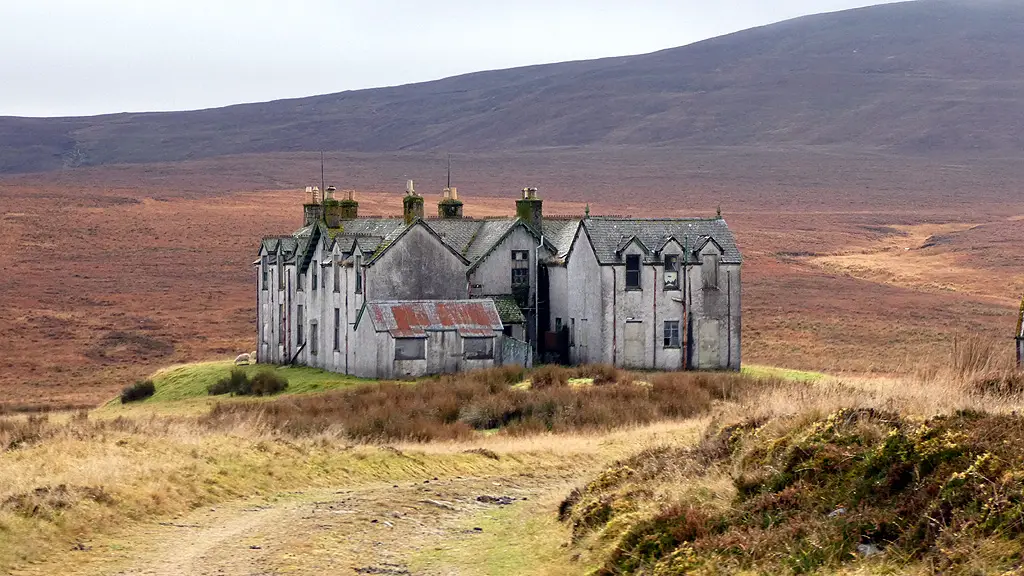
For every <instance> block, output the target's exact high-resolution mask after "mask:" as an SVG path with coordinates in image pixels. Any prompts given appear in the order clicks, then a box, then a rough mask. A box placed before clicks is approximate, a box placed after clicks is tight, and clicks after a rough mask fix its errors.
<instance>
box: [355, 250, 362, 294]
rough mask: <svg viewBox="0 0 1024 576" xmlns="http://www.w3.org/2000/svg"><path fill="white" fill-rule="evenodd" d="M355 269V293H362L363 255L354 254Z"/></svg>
mask: <svg viewBox="0 0 1024 576" xmlns="http://www.w3.org/2000/svg"><path fill="white" fill-rule="evenodd" d="M355 271H356V294H362V293H363V257H362V256H356V263H355Z"/></svg>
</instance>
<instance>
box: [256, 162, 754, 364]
mask: <svg viewBox="0 0 1024 576" xmlns="http://www.w3.org/2000/svg"><path fill="white" fill-rule="evenodd" d="M408 188H409V189H408V191H407V194H406V196H405V197H404V199H403V212H402V216H401V217H395V218H360V217H359V215H358V202H356V200H355V199H354V197H353V195H352V193H347V194H346V196H345V198H343V199H341V200H336V199H334V198H333V194H332V193H331V192H332V191H330V189H329V191H328V193H327V194H325V197H323V198H321V197H318V196H315V197H311V198H310V199H309V201H308V202H307V203H306V205H305V206H304V214H305V222H304V225H303V227H302V228H300V229H299V230H297V231H296V232H295V233H293V234H290V235H287V236H271V237H267V238H264V239H263V242H262V243H261V246H260V250H259V259H258V260H257V261H256V262H255V265H256V267H257V270H258V272H257V290H256V292H257V326H258V345H257V357H258V361H259V362H261V363H273V364H289V363H297V364H302V365H308V366H315V367H319V368H323V369H325V370H331V371H335V372H340V373H345V374H354V375H360V376H366V377H381V378H384V377H387V378H393V377H403V376H411V377H415V376H420V375H423V374H429V373H438V372H449V371H453V370H462V369H467V368H471V367H473V368H476V367H486V366H488V365H495V364H500V363H502V362H504V361H509V359H510V358H516V359H517V360H516V361H520V362H522V361H523V355H522V354H519V353H518V352H517V351H516V346H517V345H518V344H521V343H527V344H528V345H529V349H530V350H532V358H534V359H536V361H537V362H562V363H571V364H582V363H609V364H614V365H616V366H623V367H629V368H637V369H659V370H679V369H701V370H726V369H727V370H738V369H739V367H740V355H741V347H740V334H741V330H740V328H741V317H742V315H741V307H740V302H741V282H740V267H741V265H742V257H741V255H740V252H739V250H738V248H737V247H736V243H735V240H734V238H733V236H732V233H731V231H730V230H729V227H728V225H727V224H726V222H725V220H724V219H722V218H720V217H719V218H711V219H687V218H676V219H666V218H661V219H639V218H611V217H591V216H589V215H587V216H585V217H544V214H543V202H542V200H541V199H540V198H539V197H538V196H537V192H536V190H535V189H525V190H523V193H522V197H520V198H519V199H518V200H517V201H516V216H515V217H511V218H498V219H473V218H465V217H463V215H462V201H461V200H459V199H458V193H457V191H456V190H455V189H446V190H445V191H444V192H443V195H442V197H441V199H440V201H439V202H438V204H437V214H438V216H437V217H436V218H427V217H426V216H425V214H424V204H425V200H424V198H423V197H422V196H420V195H418V194H417V193H416V192H415V191H414V190H413V187H412V183H411V182H410V185H409V187H408ZM473 301H484V302H486V303H487V304H486V305H485V306H487V307H488V308H487V309H488V310H493V311H494V312H495V314H496V315H497V318H498V320H499V321H500V323H501V324H500V327H498V326H494V327H491V328H487V329H486V330H487V331H489V333H490V332H493V336H490V335H489V336H486V337H487V338H491V337H493V338H494V341H493V342H492V343H491V344H490V345H482V346H483V347H484V348H486V349H488V350H491V351H492V352H491V353H489V354H488V353H477V352H476V350H477V349H478V348H477V347H479V346H481V345H480V344H479V343H478V342H472V345H473V346H472V347H471V350H470V351H468V352H467V351H466V349H465V345H464V344H465V343H464V342H463V340H465V338H466V336H465V334H464V332H463V333H460V332H459V328H458V327H457V326H454V325H429V326H426V327H425V328H424V329H423V332H424V333H425V335H424V334H418V336H417V337H421V338H425V339H426V340H427V342H428V345H429V342H432V341H433V340H437V344H436V345H434V348H435V350H436V353H438V354H445V355H447V356H455V357H458V358H459V359H460V360H458V361H434V362H431V361H425V362H422V363H415V362H404V363H402V364H401V367H404V368H399V369H396V368H395V367H396V366H399V364H398V362H399V360H398V359H396V357H395V356H396V355H398V356H404V353H403V352H402V351H401V347H402V346H404V345H405V343H401V342H400V343H398V344H397V345H396V344H394V343H388V342H389V341H388V340H387V338H388V337H385V336H381V334H383V333H390V332H391V329H390V328H388V329H383V330H382V326H383V325H382V324H381V323H380V322H362V321H361V315H365V314H366V312H367V311H373V310H377V311H380V310H382V309H389V310H391V309H396V308H395V306H398V308H397V309H398V310H399V312H400V313H404V312H402V310H403V307H402V306H403V305H404V304H409V305H410V306H412V308H410V309H418V310H425V309H427V308H430V306H431V305H430V304H429V303H430V302H437V303H441V302H447V303H462V304H459V306H465V305H466V304H465V303H466V302H473ZM410 303H411V304H410ZM423 307H426V308H423ZM435 308H436V306H435ZM474 329H480V327H479V326H477V327H476V328H474ZM453 331H454V332H453ZM435 333H436V334H435ZM448 333H455V334H461V335H459V336H457V337H451V338H449V337H448V336H442V335H443V334H448ZM389 337H390V338H392V339H393V338H394V336H393V335H392V336H389ZM440 338H445V340H444V343H443V345H442V343H441V340H440ZM382 346H383V349H384V350H385V351H384V352H381V351H380V350H381V349H382ZM396 346H397V349H398V351H397V352H396ZM412 346H415V344H413V345H412ZM371 351H372V353H371ZM501 351H504V353H502V352H501ZM428 354H429V352H428ZM488 355H489V356H490V357H489V358H484V357H481V356H488ZM468 356H473V358H472V362H470V361H467V360H468ZM526 356H531V354H529V353H528V354H526ZM370 358H373V360H372V361H371V360H370ZM424 360H426V359H424ZM525 362H527V363H528V362H530V360H529V359H527V360H525Z"/></svg>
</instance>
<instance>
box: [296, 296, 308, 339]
mask: <svg viewBox="0 0 1024 576" xmlns="http://www.w3.org/2000/svg"><path fill="white" fill-rule="evenodd" d="M295 328H296V330H297V333H296V334H295V342H296V343H297V344H299V345H300V346H301V345H302V344H304V343H305V342H306V315H305V314H304V310H303V309H302V304H299V305H298V306H296V307H295Z"/></svg>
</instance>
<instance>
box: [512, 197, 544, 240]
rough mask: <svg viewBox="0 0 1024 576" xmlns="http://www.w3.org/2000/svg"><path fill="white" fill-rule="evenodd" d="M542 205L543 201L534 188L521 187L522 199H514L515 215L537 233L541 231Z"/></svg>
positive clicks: (542, 222) (542, 219)
mask: <svg viewBox="0 0 1024 576" xmlns="http://www.w3.org/2000/svg"><path fill="white" fill-rule="evenodd" d="M543 206H544V202H543V201H542V200H541V199H540V197H539V196H537V189H536V188H523V197H522V199H520V200H516V216H517V217H518V218H519V219H521V220H522V221H524V222H526V223H527V224H529V225H530V226H532V227H533V229H534V230H536V231H537V232H538V233H543V231H544V228H543V224H544V211H543Z"/></svg>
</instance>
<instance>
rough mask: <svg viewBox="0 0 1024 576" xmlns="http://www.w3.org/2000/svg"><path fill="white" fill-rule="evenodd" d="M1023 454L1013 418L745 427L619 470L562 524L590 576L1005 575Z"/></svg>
mask: <svg viewBox="0 0 1024 576" xmlns="http://www.w3.org/2000/svg"><path fill="white" fill-rule="evenodd" d="M1022 445H1024V418H1022V417H1021V416H1018V415H989V414H981V413H971V412H960V413H957V414H955V415H952V416H944V417H936V418H931V419H927V420H912V419H907V418H903V417H901V416H898V415H895V414H889V413H882V412H876V411H872V410H859V411H856V410H854V411H851V410H847V411H839V412H836V413H834V414H832V415H831V416H829V417H828V418H826V419H814V420H808V419H803V420H801V419H799V418H791V419H788V420H784V421H772V422H767V423H762V422H748V423H746V424H743V425H739V426H733V427H729V428H726V429H724V430H721V431H718V432H714V433H709V434H707V435H706V436H705V438H704V440H703V441H702V442H701V443H700V445H698V446H697V447H696V448H687V449H683V448H659V449H653V450H648V451H645V452H643V453H640V454H638V455H636V456H634V457H632V458H629V459H627V460H624V461H622V462H619V463H618V464H616V465H614V466H613V467H611V468H609V469H608V470H606V471H605V472H604V473H602V474H601V475H600V476H599V477H597V478H596V479H594V480H593V481H592V482H591V483H590V484H588V485H587V486H586V487H585V488H583V489H582V490H577V491H575V492H574V493H573V494H571V495H570V497H569V498H568V499H567V500H566V501H565V502H564V503H563V505H562V508H561V511H560V512H561V513H560V516H561V518H562V519H563V520H564V521H566V522H569V523H571V525H572V528H573V535H574V539H575V540H577V541H578V542H579V541H583V540H592V541H593V543H591V545H590V547H591V548H596V549H599V550H601V551H602V552H601V558H600V563H601V567H600V568H599V569H598V570H597V572H596V574H599V575H612V574H649V575H674V574H691V573H736V572H745V571H752V572H756V573H778V572H783V573H793V574H802V573H810V572H818V571H833V570H835V569H837V568H839V567H841V566H843V565H847V564H852V565H853V566H850V568H855V567H857V566H858V565H861V564H863V565H866V566H868V568H869V571H871V572H875V571H878V570H893V569H896V570H904V569H911V570H914V569H927V570H931V571H938V572H942V573H949V574H957V573H961V574H967V573H972V574H973V573H992V572H1002V571H1007V570H1017V569H1020V567H1021V565H1022V562H1024V451H1022V450H1021V448H1020V447H1021V446H1022Z"/></svg>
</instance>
